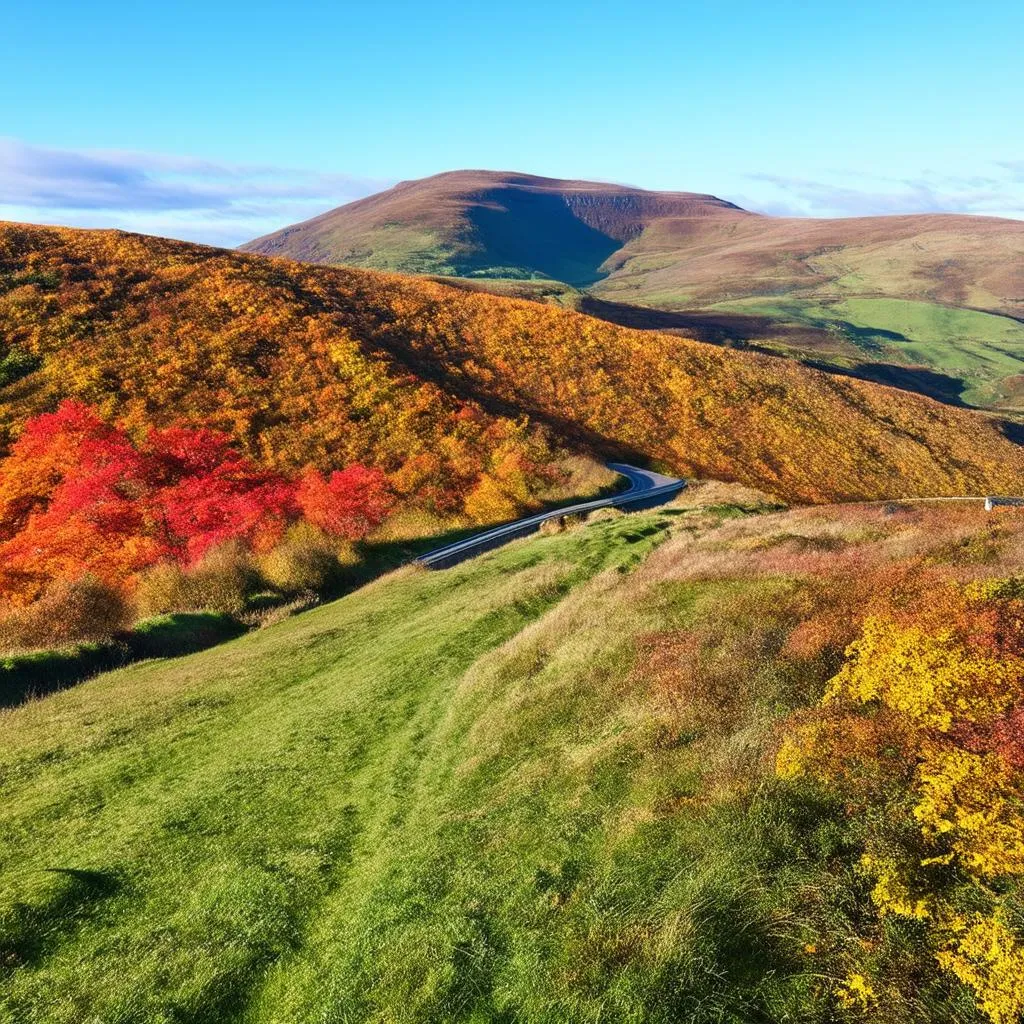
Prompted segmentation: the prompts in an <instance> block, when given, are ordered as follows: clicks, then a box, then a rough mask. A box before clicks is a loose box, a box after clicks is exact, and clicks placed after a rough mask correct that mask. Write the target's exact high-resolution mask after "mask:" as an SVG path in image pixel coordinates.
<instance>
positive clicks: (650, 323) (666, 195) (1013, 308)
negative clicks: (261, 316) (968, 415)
mask: <svg viewBox="0 0 1024 1024" xmlns="http://www.w3.org/2000/svg"><path fill="white" fill-rule="evenodd" d="M243 248H244V249H245V250H246V251H250V252H260V253H264V254H269V255H280V256H288V257H291V258H293V259H300V260H308V261H312V262H318V263H329V264H349V265H353V266H364V267H375V268H378V269H386V270H396V271H400V272H403V273H417V274H434V275H454V276H458V277H469V278H474V279H478V280H479V279H482V280H488V279H492V280H501V279H527V280H530V279H535V280H536V281H538V282H539V281H540V280H542V279H554V280H557V281H560V282H564V283H565V284H566V285H568V286H570V287H569V288H567V289H563V290H562V292H558V290H557V289H555V290H552V289H551V288H550V287H547V288H543V287H542V288H535V289H534V290H533V293H534V294H535V295H536V296H537V297H542V298H550V297H551V296H552V294H553V295H554V296H555V297H556V298H557V299H558V300H559V301H561V302H563V303H571V304H574V305H576V306H577V307H578V308H580V309H582V310H584V311H585V312H588V313H590V314H591V315H595V316H601V317H603V318H605V319H608V320H611V321H613V322H617V323H624V324H627V325H629V326H639V327H651V328H656V329H662V330H664V329H672V330H680V331H683V332H686V333H690V334H693V335H695V336H698V337H701V338H704V339H705V340H715V341H722V340H726V341H729V342H731V343H735V342H737V341H740V342H747V343H752V344H755V345H757V346H760V347H765V348H769V349H772V350H776V351H782V352H784V353H786V354H789V355H795V356H797V357H799V358H802V359H804V360H809V361H816V362H819V363H824V364H826V365H828V366H830V367H832V368H834V369H841V370H844V371H847V372H852V373H854V374H856V375H858V376H865V377H868V378H869V379H875V380H878V381H881V382H884V383H890V384H895V385H897V386H902V387H906V388H909V389H912V390H917V391H921V392H923V393H925V394H930V395H932V396H933V397H936V398H939V399H942V400H944V401H947V402H952V403H964V404H969V405H975V406H980V407H988V408H1000V409H1005V410H1010V411H1021V410H1024V221H1015V220H1004V219H999V218H991V217H969V216H961V215H952V214H923V215H913V216H887V217H858V218H847V219H830V220H815V219H809V218H787V217H768V216H763V215H759V214H754V213H750V212H748V211H745V210H742V209H740V208H738V207H736V206H735V205H733V204H732V203H728V202H725V201H724V200H721V199H717V198H715V197H714V196H708V195H696V194H691V193H685V192H650V191H645V190H642V189H636V188H627V187H624V186H620V185H611V184H603V183H597V182H586V181H563V180H559V179H552V178H539V177H534V176H531V175H525V174H514V173H503V172H502V173H499V172H488V171H457V172H451V173H448V174H440V175H436V176H434V177H431V178H425V179H422V180H420V181H410V182H403V183H402V184H400V185H397V186H395V187H394V188H392V189H390V190H388V191H386V192H383V193H380V194H379V195H375V196H370V197H369V198H366V199H361V200H358V201H357V202H354V203H350V204H348V205H346V206H342V207H339V208H338V209H336V210H332V211H329V212H328V213H325V214H322V215H321V216H319V217H316V218H314V219H313V220H310V221H306V222H304V223H302V224H296V225H294V226H292V227H288V228H285V229H283V230H282V231H278V232H275V233H274V234H271V235H267V236H265V237H264V238H260V239H256V240H255V241H253V242H250V243H248V244H247V245H246V246H243ZM498 287H500V288H501V290H506V289H507V287H508V286H507V285H501V286H498ZM520 291H523V292H524V293H525V294H529V293H530V290H529V289H527V288H524V287H522V286H521V287H520ZM578 291H582V292H584V293H585V294H577V292H578ZM666 314H669V315H666Z"/></svg>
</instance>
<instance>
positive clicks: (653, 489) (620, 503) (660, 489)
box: [414, 462, 686, 569]
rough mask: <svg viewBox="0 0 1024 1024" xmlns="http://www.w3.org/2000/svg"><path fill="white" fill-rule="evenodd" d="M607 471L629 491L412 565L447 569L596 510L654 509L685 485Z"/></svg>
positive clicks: (536, 518)
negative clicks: (619, 478) (553, 522)
mask: <svg viewBox="0 0 1024 1024" xmlns="http://www.w3.org/2000/svg"><path fill="white" fill-rule="evenodd" d="M608 468H609V469H611V470H613V471H614V472H616V473H618V474H619V475H620V476H624V477H626V479H627V480H629V482H630V487H629V490H626V491H622V492H621V493H619V494H614V495H612V496H611V497H608V498H597V499H595V500H593V501H583V502H579V503H577V504H575V505H568V506H566V507H563V508H558V509H553V510H552V511H549V512H540V513H538V514H537V515H533V516H526V517H524V518H522V519H515V520H513V521H512V522H510V523H505V524H504V525H502V526H495V527H492V528H490V529H488V530H484V531H483V532H482V533H478V534H475V535H474V536H472V537H466V538H464V539H463V540H460V541H455V542H454V543H452V544H445V545H444V546H443V547H440V548H435V549H434V550H433V551H428V552H427V553H426V554H424V555H420V556H419V557H418V558H416V559H414V564H416V565H423V566H425V567H426V568H428V569H447V568H449V567H450V566H453V565H457V564H458V563H459V562H462V561H465V560H466V559H467V558H473V557H475V556H476V555H479V554H482V553H483V552H485V551H490V550H492V549H493V548H496V547H500V546H501V545H502V544H507V543H508V542H509V541H512V540H518V539H519V538H520V537H527V536H529V535H530V534H531V533H536V532H537V530H539V529H540V528H541V525H542V524H543V523H546V522H548V521H549V520H551V519H558V518H559V517H561V516H566V515H575V514H578V513H583V512H593V511H594V510H595V509H599V508H622V507H628V508H631V509H634V510H639V509H644V508H654V507H655V506H657V505H662V504H664V503H665V502H667V501H670V500H671V499H672V498H674V497H675V496H676V495H677V494H678V493H679V492H680V491H681V490H683V488H684V487H686V481H685V480H681V479H679V478H677V477H671V476H664V475H663V474H661V473H655V472H653V471H651V470H649V469H640V468H638V467H637V466H629V465H626V463H623V462H609V463H608Z"/></svg>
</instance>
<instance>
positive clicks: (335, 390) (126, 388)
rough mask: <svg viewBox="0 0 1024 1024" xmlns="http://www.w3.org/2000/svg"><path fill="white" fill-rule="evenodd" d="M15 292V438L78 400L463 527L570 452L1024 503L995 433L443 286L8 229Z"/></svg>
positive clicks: (758, 365) (1, 248) (814, 378)
mask: <svg viewBox="0 0 1024 1024" xmlns="http://www.w3.org/2000/svg"><path fill="white" fill-rule="evenodd" d="M0 282H2V285H3V287H2V294H0V337H2V338H3V343H4V346H5V350H6V354H5V356H4V365H7V364H8V363H9V362H10V361H11V360H14V363H13V364H12V365H15V366H16V367H21V369H20V370H18V372H17V374H16V376H17V378H18V379H15V380H13V381H12V382H10V383H8V384H7V385H6V386H5V387H4V389H3V391H2V392H0V426H2V427H3V428H4V429H5V430H6V431H7V434H8V436H9V437H10V436H13V434H14V433H15V432H16V431H17V430H18V428H19V425H20V424H21V423H22V422H24V420H25V419H26V418H27V417H28V416H30V415H33V414H36V413H38V412H40V411H42V410H45V409H48V408H52V407H53V406H54V405H55V404H56V402H57V401H58V400H60V399H61V398H67V397H74V398H78V399H82V400H84V401H86V402H89V403H92V404H94V405H96V406H97V407H99V408H100V409H101V410H102V411H104V412H105V413H106V414H107V415H108V416H110V417H111V418H113V419H117V420H118V421H119V422H121V423H122V424H124V425H125V426H127V427H128V428H129V429H135V430H141V429H143V428H145V426H146V425H147V424H150V423H157V424H160V423H164V422H167V421H168V420H173V419H177V418H180V417H186V418H191V419H201V420H203V421H204V422H207V423H210V424H211V425H214V426H219V427H221V428H223V429H225V430H227V431H228V432H230V433H231V434H232V435H233V436H235V437H236V438H237V439H238V440H239V441H241V442H242V444H243V445H244V446H245V447H246V450H247V451H248V452H249V453H250V454H251V455H253V456H255V457H256V458H258V459H259V460H261V461H263V462H266V463H269V464H271V465H275V466H281V467H285V468H289V467H291V468H294V467H300V466H302V465H305V464H307V463H312V464H314V465H318V466H321V467H323V468H329V467H332V466H338V465H345V464H347V463H349V462H352V461H358V462H362V463H366V464H368V465H375V466H379V467H381V468H382V469H384V470H386V471H387V472H388V473H390V474H392V475H393V478H394V479H395V480H396V481H397V482H398V485H399V487H400V488H401V489H402V490H403V491H404V492H405V493H407V494H409V495H417V494H421V493H423V492H424V491H431V489H433V491H434V493H440V494H442V495H445V496H446V497H445V500H446V501H447V503H448V504H447V507H448V508H450V509H451V508H455V509H458V508H459V507H460V502H461V501H462V500H463V499H464V498H465V496H466V493H467V490H472V488H473V487H474V486H475V485H477V484H478V483H479V481H480V477H481V474H487V473H488V472H495V473H497V472H498V468H499V467H497V466H496V465H495V464H494V460H495V459H497V460H498V461H499V462H500V461H501V459H502V458H503V457H504V455H506V454H508V453H509V451H510V446H511V450H512V451H513V452H516V453H519V454H518V455H517V458H528V460H532V461H533V462H538V461H539V462H541V463H543V462H544V461H545V460H548V459H550V458H551V451H552V445H558V444H561V445H569V446H572V447H574V448H576V449H578V450H587V451H591V452H594V453H598V454H615V455H620V456H625V457H627V461H628V459H630V458H631V459H641V460H642V459H648V460H653V461H654V462H656V463H660V464H663V465H664V466H665V467H667V468H669V469H671V470H673V471H674V472H676V473H677V474H680V475H697V476H703V477H712V478H716V479H724V480H737V481H740V482H742V483H746V484H749V485H751V486H756V487H760V488H763V489H765V490H767V491H770V492H772V493H775V494H777V495H779V496H780V497H783V498H785V499H787V500H796V501H809V502H822V501H832V500H851V499H853V500H856V499H864V498H889V497H897V496H910V495H921V494H930V495H939V494H964V493H985V492H997V493H998V492H1003V493H1005V492H1021V491H1024V450H1022V449H1021V448H1020V447H1018V446H1017V445H1016V444H1015V443H1013V442H1012V441H1011V440H1009V439H1008V437H1007V436H1006V435H1005V430H1004V428H1005V425H1001V424H1000V423H999V422H998V421H994V420H990V419H987V418H985V417H984V416H981V415H980V414H976V413H972V412H970V411H967V410H960V409H955V408H952V407H949V406H944V405H941V404H939V403H937V402H933V401H931V400H928V399H925V398H921V397H919V396H916V395H911V394H907V393H904V392H900V391H895V390H892V389H889V388H885V387H881V386H878V385H875V384H871V383H867V382H864V381H858V380H853V379H849V378H843V377H836V376H831V375H829V374H826V373H822V372H819V371H815V370H811V369H808V368H805V367H803V366H800V365H798V364H797V363H795V362H792V361H790V360H786V359H781V358H778V357H771V356H764V355H759V354H755V353H748V352H739V351H733V350H729V349H725V348H721V347H716V346H712V345H707V344H702V343H700V342H695V341H692V340H688V339H685V338H681V337H677V336H674V335H670V334H654V333H651V332H648V331H640V330H629V329H626V328H622V327H617V326H614V325H611V324H608V323H605V322H602V321H600V320H597V319H594V318H591V317H588V316H584V315H581V314H578V313H574V312H570V311H566V310H560V309H556V308H553V307H551V306H546V305H540V304H537V303H533V302H528V301H522V300H515V299H507V298H497V297H494V296H491V295H487V294H477V293H473V292H468V291H465V290H461V289H456V288H449V287H445V286H443V285H440V284H437V283H434V282H431V281H422V280H416V279H413V278H403V277H399V276H395V275H388V274H381V273H378V272H374V271H368V270H358V269H352V268H334V267H323V266H316V265H312V264H308V263H295V262H288V261H285V260H276V259H268V258H267V257H264V256H255V255H247V254H242V253H238V252H231V251H225V250H218V249H212V248H206V247H202V246H195V245H188V244H186V243H180V242H171V241H168V240H162V239H154V238H148V237H145V236H138V235H129V234H123V233H119V232H102V231H101V232H89V231H78V230H70V229H52V228H37V227H28V226H19V225H6V226H4V227H3V228H2V230H0ZM19 361H20V362H19Z"/></svg>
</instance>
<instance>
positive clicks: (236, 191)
mask: <svg viewBox="0 0 1024 1024" xmlns="http://www.w3.org/2000/svg"><path fill="white" fill-rule="evenodd" d="M390 184H391V182H390V181H383V180H378V179H370V178H361V177H358V176H354V175H347V174H327V173H318V172H311V171H303V170H296V169H294V168H287V167H273V166H262V165H240V164H227V163H218V162H215V161H210V160H202V159H196V158H193V157H186V156H176V155H173V154H164V153H140V152H134V151H117V150H71V149H52V148H45V147H41V146H33V145H29V144H27V143H25V142H21V141H19V140H17V139H4V138H0V219H6V220H28V221H36V222H42V223H60V224H71V225H77V226H84V227H120V228H126V229H128V230H133V231H146V232H151V233H153V234H162V235H169V236H172V237H177V238H186V239H190V240H194V241H200V242H210V243H213V244H217V245H236V244H238V243H240V242H243V241H246V240H247V239H250V238H253V237H255V236H256V235H259V234H263V233H265V232H267V231H272V230H274V229H275V228H278V227H282V226H284V225H286V224H289V223H293V222H294V221H296V220H302V219H304V218H306V217H311V216H314V215H315V214H317V213H320V212H322V211H323V210H327V209H330V208H331V207H332V206H337V205H339V204H341V203H345V202H349V201H351V200H352V199H357V198H359V197H361V196H365V195H369V194H370V193H372V192H377V191H379V190H380V189H382V188H386V187H387V186H388V185H390Z"/></svg>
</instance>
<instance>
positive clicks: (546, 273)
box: [241, 171, 742, 287]
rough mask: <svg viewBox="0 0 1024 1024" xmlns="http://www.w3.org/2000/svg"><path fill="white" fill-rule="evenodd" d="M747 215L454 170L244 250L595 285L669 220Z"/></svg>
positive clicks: (652, 195) (685, 196)
mask: <svg viewBox="0 0 1024 1024" xmlns="http://www.w3.org/2000/svg"><path fill="white" fill-rule="evenodd" d="M729 212H735V213H740V214H741V213H742V211H740V210H738V208H737V207H735V206H733V205H732V204H731V203H726V202H724V201H723V200H721V199H716V198H715V197H714V196H704V195H695V194H691V193H688V192H645V191H644V190H642V189H635V188H627V187H625V186H622V185H613V184H605V183H601V182H593V181H562V180H559V179H555V178H540V177H536V176H534V175H530V174H497V173H494V172H491V171H453V172H450V173H447V174H438V175H436V176H434V177H432V178H424V179H422V180H420V181H404V182H402V183H401V184H399V185H396V186H395V187H394V188H392V189H389V190H388V191H386V192H382V193H380V194H379V195H373V196H369V197H368V198H366V199H358V200H356V201H355V202H353V203H349V204H347V205H346V206H341V207H339V208H338V209H336V210H330V211H329V212H327V213H324V214H321V215H320V216H319V217H314V218H313V219H312V220H308V221H305V222H303V223H302V224H296V225H294V226H293V227H289V228H284V229H283V230H282V231H277V232H275V233H273V234H270V235H266V236H265V237H263V238H258V239H256V240H255V241H253V242H249V243H248V244H247V245H243V246H242V247H241V248H242V249H243V251H245V252H257V253H262V254H264V255H267V256H288V257H290V258H291V259H298V260H308V261H311V262H313V263H331V264H347V265H350V266H357V267H370V268H373V269H377V270H396V271H399V272H401V273H422V274H449V275H454V276H457V277H485V278H486V277H497V278H551V279H554V280H558V281H564V282H565V283H567V284H570V285H573V286H580V287H582V286H586V285H589V284H593V283H594V282H595V281H597V280H599V279H600V278H601V277H603V276H604V271H603V270H602V267H603V266H604V264H605V262H606V261H607V260H608V259H610V258H611V257H612V256H613V255H614V254H615V253H617V252H618V251H619V250H620V249H621V248H622V246H623V245H624V244H625V243H627V242H629V241H630V240H632V239H635V238H637V237H638V236H639V235H641V234H642V232H643V231H644V230H646V229H647V228H648V227H649V226H650V225H652V224H653V223H655V222H656V221H658V220H662V219H664V218H678V217H684V218H691V217H706V216H715V215H717V214H720V213H729Z"/></svg>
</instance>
